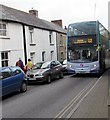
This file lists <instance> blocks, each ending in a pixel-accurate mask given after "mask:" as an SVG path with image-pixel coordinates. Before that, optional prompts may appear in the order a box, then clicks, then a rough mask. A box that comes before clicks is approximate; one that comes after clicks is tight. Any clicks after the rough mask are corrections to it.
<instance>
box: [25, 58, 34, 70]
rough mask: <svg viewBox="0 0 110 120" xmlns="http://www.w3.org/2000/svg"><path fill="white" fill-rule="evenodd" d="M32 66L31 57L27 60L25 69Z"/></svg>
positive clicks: (29, 68)
mask: <svg viewBox="0 0 110 120" xmlns="http://www.w3.org/2000/svg"><path fill="white" fill-rule="evenodd" d="M32 67H33V63H32V61H31V59H28V62H27V64H26V68H27V70H31V69H32Z"/></svg>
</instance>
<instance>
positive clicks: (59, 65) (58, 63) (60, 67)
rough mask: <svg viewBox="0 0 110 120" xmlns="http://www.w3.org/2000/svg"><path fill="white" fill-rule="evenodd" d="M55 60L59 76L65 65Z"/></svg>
mask: <svg viewBox="0 0 110 120" xmlns="http://www.w3.org/2000/svg"><path fill="white" fill-rule="evenodd" d="M55 62H56V69H57V76H59V75H60V74H61V71H62V70H63V67H62V65H61V63H60V62H59V61H55Z"/></svg>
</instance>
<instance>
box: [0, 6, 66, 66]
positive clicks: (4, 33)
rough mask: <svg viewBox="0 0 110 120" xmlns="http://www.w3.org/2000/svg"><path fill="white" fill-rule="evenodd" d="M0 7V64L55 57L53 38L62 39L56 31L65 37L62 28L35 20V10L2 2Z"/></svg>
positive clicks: (10, 64) (44, 59)
mask: <svg viewBox="0 0 110 120" xmlns="http://www.w3.org/2000/svg"><path fill="white" fill-rule="evenodd" d="M0 8H1V9H0V14H1V15H0V67H3V66H13V65H15V63H16V61H17V60H18V59H19V58H21V59H22V60H23V62H24V64H26V63H27V60H28V58H31V60H32V61H33V63H36V62H40V61H49V60H58V55H57V54H58V52H59V51H58V49H57V48H58V45H57V44H58V42H57V41H60V39H62V38H59V37H58V36H59V34H60V35H61V36H60V37H62V36H66V31H65V30H64V29H62V28H61V27H60V26H58V25H55V24H54V23H51V22H48V21H45V20H42V19H39V18H38V11H36V10H32V11H30V13H25V12H23V11H19V10H16V9H13V8H10V7H7V6H4V5H0ZM36 15H37V16H36ZM64 57H65V56H64ZM63 59H65V58H63Z"/></svg>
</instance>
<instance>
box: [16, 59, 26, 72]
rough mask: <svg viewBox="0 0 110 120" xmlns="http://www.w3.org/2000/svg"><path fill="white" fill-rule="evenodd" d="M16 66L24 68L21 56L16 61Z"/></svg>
mask: <svg viewBox="0 0 110 120" xmlns="http://www.w3.org/2000/svg"><path fill="white" fill-rule="evenodd" d="M16 66H18V67H20V68H21V69H22V70H24V64H23V61H22V60H21V58H19V60H18V61H17V62H16Z"/></svg>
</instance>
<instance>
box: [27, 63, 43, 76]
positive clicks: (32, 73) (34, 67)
mask: <svg viewBox="0 0 110 120" xmlns="http://www.w3.org/2000/svg"><path fill="white" fill-rule="evenodd" d="M43 63H44V62H37V63H36V64H35V65H34V66H33V68H32V69H31V70H29V71H27V77H28V78H34V75H35V74H36V72H38V71H39V69H40V68H41V66H42V64H43Z"/></svg>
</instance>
